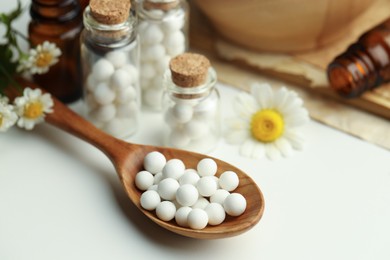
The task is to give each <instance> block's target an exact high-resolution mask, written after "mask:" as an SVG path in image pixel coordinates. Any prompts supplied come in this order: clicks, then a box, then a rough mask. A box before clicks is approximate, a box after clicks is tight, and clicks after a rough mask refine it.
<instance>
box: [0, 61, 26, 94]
mask: <svg viewBox="0 0 390 260" xmlns="http://www.w3.org/2000/svg"><path fill="white" fill-rule="evenodd" d="M0 71H1V72H2V73H3V74H4V76H6V78H7V79H8V80H9V82H10V83H11V85H12V86H14V87H16V89H17V90H18V91H19V93H23V87H22V86H21V85H20V84H19V83H18V82H17V81H16V80H15V79H14V78H13V77H11V75H9V74H8V72H7V70H6V69H5V68H4V67H3V65H1V63H0Z"/></svg>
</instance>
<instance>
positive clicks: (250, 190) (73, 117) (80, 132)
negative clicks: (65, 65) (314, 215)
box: [29, 83, 264, 239]
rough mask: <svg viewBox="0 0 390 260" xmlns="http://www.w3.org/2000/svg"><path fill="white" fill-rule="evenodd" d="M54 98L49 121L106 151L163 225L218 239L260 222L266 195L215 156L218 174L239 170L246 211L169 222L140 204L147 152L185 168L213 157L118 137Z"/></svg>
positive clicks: (132, 194) (130, 191) (132, 192)
mask: <svg viewBox="0 0 390 260" xmlns="http://www.w3.org/2000/svg"><path fill="white" fill-rule="evenodd" d="M29 85H30V86H32V85H33V84H30V83H29ZM53 100H54V112H53V113H50V114H48V115H47V116H46V121H47V122H48V123H50V124H52V125H54V126H56V127H58V128H60V129H62V130H64V131H66V132H68V133H70V134H72V135H75V136H77V137H79V138H81V139H83V140H85V141H86V142H88V143H90V144H92V145H94V146H95V147H97V148H98V149H100V150H101V151H102V152H104V153H105V154H106V155H107V156H108V157H109V158H110V160H111V162H112V163H113V165H114V167H115V169H116V171H117V174H118V176H119V178H120V180H121V182H122V184H123V186H124V188H125V190H126V193H127V195H128V197H129V198H130V200H131V201H132V202H133V203H134V204H135V205H136V206H137V207H138V208H139V210H141V211H142V212H143V213H144V214H145V216H147V217H148V218H149V219H151V220H152V221H153V222H155V223H157V224H158V225H160V226H161V227H163V228H165V229H167V230H170V231H172V232H175V233H177V234H180V235H183V236H187V237H192V238H197V239H215V238H225V237H231V236H235V235H238V234H241V233H243V232H245V231H247V230H249V229H251V228H252V227H253V226H254V225H256V224H257V223H258V222H259V220H260V218H261V216H262V214H263V211H264V198H263V195H262V193H261V191H260V189H259V188H258V186H257V185H256V183H255V182H254V181H253V180H252V179H251V178H250V177H249V176H248V175H246V174H245V173H244V172H243V171H241V170H239V169H238V168H236V167H234V166H233V165H230V164H228V163H226V162H224V161H221V160H218V159H215V158H213V159H214V160H215V161H216V162H217V165H218V172H217V174H216V175H217V176H219V175H220V174H221V173H222V172H224V171H227V170H231V171H235V172H236V173H237V175H238V177H239V180H240V185H239V187H238V188H237V189H236V190H235V192H238V193H241V194H242V195H243V196H244V197H245V199H246V201H247V208H246V210H245V212H244V213H243V214H242V215H240V216H238V217H230V216H227V217H226V219H225V221H224V222H222V224H220V225H218V226H210V225H208V226H207V227H205V228H204V229H201V230H195V229H191V228H184V227H181V226H179V225H177V224H176V223H175V221H174V220H172V221H170V222H166V221H162V220H160V219H159V218H158V217H157V216H156V214H155V213H154V212H152V211H148V210H145V209H143V208H142V207H141V205H140V197H141V194H142V191H140V190H139V189H138V188H137V187H136V186H135V181H134V180H135V176H136V174H137V173H138V172H139V171H141V170H143V160H144V157H145V156H146V154H148V153H150V152H152V151H158V152H161V153H162V154H164V156H165V157H166V159H167V160H169V159H173V158H177V159H181V160H182V161H183V162H184V164H185V166H186V168H196V165H197V163H198V162H199V161H200V160H201V159H203V158H206V157H208V158H212V157H210V156H207V155H202V154H198V153H193V152H188V151H183V150H178V149H173V148H167V147H158V146H150V145H140V144H132V143H128V142H125V141H122V140H119V139H117V138H114V137H112V136H111V135H108V134H106V133H104V132H103V131H101V130H99V129H97V128H96V127H95V126H93V125H92V124H91V123H89V122H88V121H86V120H85V119H83V118H82V117H81V116H79V115H78V114H76V113H75V112H73V111H72V110H70V109H69V108H68V107H67V106H65V105H64V104H62V103H61V102H60V101H58V100H56V99H55V98H53Z"/></svg>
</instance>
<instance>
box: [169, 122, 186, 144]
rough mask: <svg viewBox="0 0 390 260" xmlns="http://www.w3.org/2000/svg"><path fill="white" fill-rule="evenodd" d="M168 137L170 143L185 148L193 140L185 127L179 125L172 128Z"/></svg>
mask: <svg viewBox="0 0 390 260" xmlns="http://www.w3.org/2000/svg"><path fill="white" fill-rule="evenodd" d="M168 138H169V144H170V145H171V146H173V147H176V148H184V147H186V146H187V145H188V144H189V143H190V142H191V138H190V137H189V136H188V134H187V133H186V132H185V131H183V129H180V128H177V127H175V128H173V129H172V131H171V133H170V135H169V137H168Z"/></svg>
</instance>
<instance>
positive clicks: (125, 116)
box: [81, 0, 141, 139]
mask: <svg viewBox="0 0 390 260" xmlns="http://www.w3.org/2000/svg"><path fill="white" fill-rule="evenodd" d="M95 2H98V1H95ZM92 3H93V1H92V0H91V4H92ZM91 4H90V6H88V7H87V8H86V9H85V12H84V26H85V29H84V30H83V32H82V35H81V55H82V68H83V77H84V103H85V107H86V111H85V112H86V117H87V119H89V120H90V121H91V122H93V123H94V124H95V125H96V126H97V127H99V128H101V129H102V130H104V131H106V132H107V133H109V134H111V135H113V136H115V137H118V138H123V139H125V138H127V137H129V136H130V135H132V134H133V133H134V132H135V131H136V129H137V126H138V122H139V114H140V107H141V99H140V87H139V74H138V73H139V69H138V68H139V45H138V36H137V34H136V25H137V18H136V15H135V12H134V11H133V10H130V11H129V12H126V11H124V12H122V13H126V15H128V14H129V15H128V17H126V18H125V20H124V21H123V22H120V23H116V24H107V23H105V22H104V21H105V20H103V21H101V20H99V21H98V20H97V19H96V17H95V16H94V13H93V11H91ZM129 8H130V7H129ZM106 13H110V12H106ZM111 13H114V12H111ZM114 18H115V17H111V18H110V17H108V18H107V21H109V22H110V21H113V20H115V19H114Z"/></svg>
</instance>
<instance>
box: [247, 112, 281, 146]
mask: <svg viewBox="0 0 390 260" xmlns="http://www.w3.org/2000/svg"><path fill="white" fill-rule="evenodd" d="M283 129H284V121H283V117H282V115H281V114H280V113H278V112H277V111H275V110H273V109H264V110H259V111H257V112H256V113H255V114H254V115H253V116H252V121H251V133H252V136H253V137H254V138H256V139H257V140H259V141H261V142H272V141H275V140H276V139H278V138H279V137H280V136H281V135H282V134H283Z"/></svg>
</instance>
